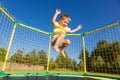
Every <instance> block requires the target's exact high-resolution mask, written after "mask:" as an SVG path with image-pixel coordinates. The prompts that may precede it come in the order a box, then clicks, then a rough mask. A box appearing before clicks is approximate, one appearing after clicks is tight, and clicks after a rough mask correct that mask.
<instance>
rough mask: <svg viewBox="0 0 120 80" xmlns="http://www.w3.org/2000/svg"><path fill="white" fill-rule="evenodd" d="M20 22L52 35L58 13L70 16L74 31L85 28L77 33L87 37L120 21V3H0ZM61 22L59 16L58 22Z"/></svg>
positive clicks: (72, 0) (16, 0)
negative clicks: (52, 22) (79, 27)
mask: <svg viewBox="0 0 120 80" xmlns="http://www.w3.org/2000/svg"><path fill="white" fill-rule="evenodd" d="M0 2H1V3H2V4H3V5H4V7H5V8H6V9H7V10H8V11H9V13H11V14H12V15H13V16H14V17H15V18H16V19H17V20H18V21H20V22H22V23H24V24H26V25H29V26H32V27H35V28H38V29H41V30H43V31H46V32H52V31H53V26H52V24H51V19H52V17H53V15H54V13H55V10H56V9H60V10H61V13H65V14H68V15H69V16H70V17H71V19H72V21H71V22H70V24H69V25H68V26H69V27H70V28H71V29H74V28H76V27H77V25H79V24H82V26H83V28H82V29H81V30H80V31H78V32H77V33H85V32H88V31H91V30H94V29H97V28H100V27H103V26H106V25H108V24H110V23H111V22H113V21H114V20H116V19H118V18H120V0H0ZM57 21H59V16H58V18H57Z"/></svg>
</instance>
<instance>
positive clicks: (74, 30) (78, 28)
mask: <svg viewBox="0 0 120 80" xmlns="http://www.w3.org/2000/svg"><path fill="white" fill-rule="evenodd" d="M81 28H82V25H81V24H80V25H78V27H77V28H75V29H73V30H71V31H70V33H74V32H76V31H78V30H80V29H81Z"/></svg>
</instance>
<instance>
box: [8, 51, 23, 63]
mask: <svg viewBox="0 0 120 80" xmlns="http://www.w3.org/2000/svg"><path fill="white" fill-rule="evenodd" d="M10 62H15V63H22V62H23V51H21V50H17V52H16V53H15V54H14V55H12V56H11V58H10Z"/></svg>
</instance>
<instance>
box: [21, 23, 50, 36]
mask: <svg viewBox="0 0 120 80" xmlns="http://www.w3.org/2000/svg"><path fill="white" fill-rule="evenodd" d="M19 25H20V26H22V27H25V28H29V29H31V30H34V31H37V32H41V33H43V34H49V33H48V32H45V31H42V30H39V29H36V28H33V27H31V26H27V25H25V24H21V23H19Z"/></svg>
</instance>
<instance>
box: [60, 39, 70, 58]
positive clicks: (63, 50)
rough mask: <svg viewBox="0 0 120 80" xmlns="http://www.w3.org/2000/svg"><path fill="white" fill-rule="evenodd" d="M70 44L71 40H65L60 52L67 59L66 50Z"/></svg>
mask: <svg viewBox="0 0 120 80" xmlns="http://www.w3.org/2000/svg"><path fill="white" fill-rule="evenodd" d="M69 44H70V41H69V40H64V41H63V45H62V49H61V50H60V52H61V53H62V55H63V56H64V57H66V55H65V48H66V47H67V46H68V45H69Z"/></svg>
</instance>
